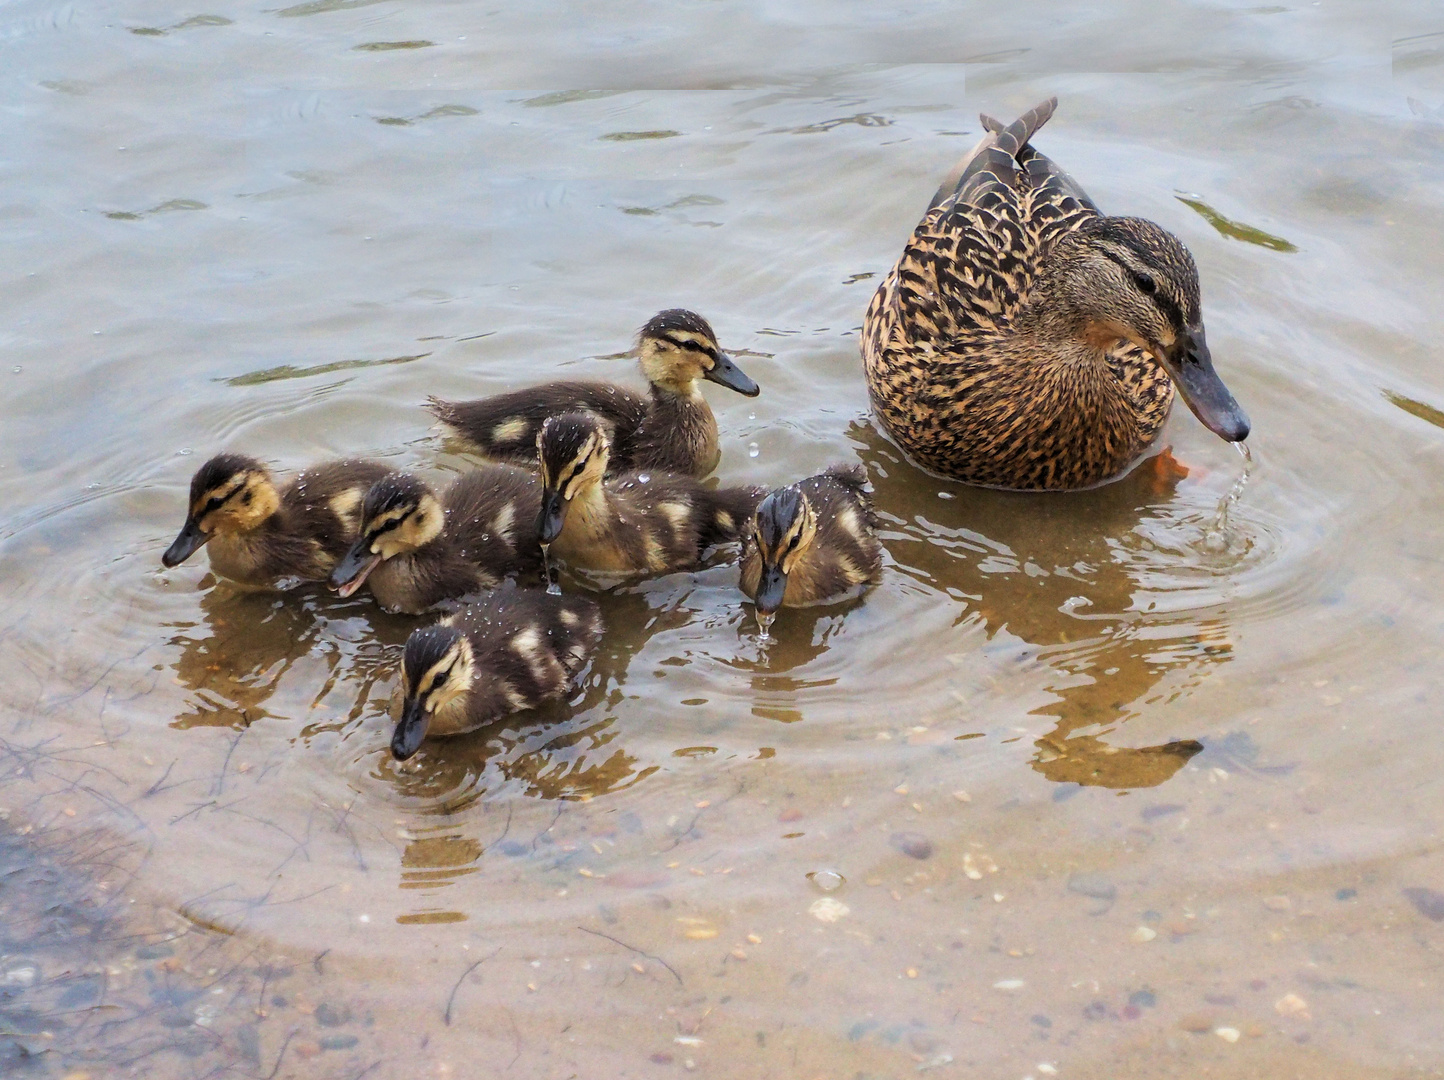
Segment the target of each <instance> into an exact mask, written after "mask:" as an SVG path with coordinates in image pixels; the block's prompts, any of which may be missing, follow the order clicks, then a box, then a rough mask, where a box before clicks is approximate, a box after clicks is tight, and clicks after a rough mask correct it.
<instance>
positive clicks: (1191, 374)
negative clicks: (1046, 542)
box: [862, 98, 1249, 490]
mask: <svg viewBox="0 0 1444 1080" xmlns="http://www.w3.org/2000/svg"><path fill="white" fill-rule="evenodd" d="M1057 104H1058V102H1057V99H1056V98H1051V99H1049V100H1048V101H1045V102H1044V103H1043V104H1041V105H1039V106H1038V107H1037V108H1035V109H1032V110H1030V111H1029V112H1027V113H1025V114H1024V115H1023V116H1022V117H1021V118H1020V119H1018V120H1016V121H1014V122H1013V123H1012V124H1010V125H1008V126H1007V127H1004V126H1003V125H1002V124H1000V123H998V122H997V121H996V120H993V119H991V118H990V117H986V116H985V117H983V125H984V127H985V128H987V129H988V133H987V134H986V135H985V136H984V137H983V139H982V141H981V142H979V143H978V145H977V146H976V147H975V148H974V149H973V151H972V153H970V154H969V155H968V156H967V157H965V158H964V159H963V160H962V161H961V162H959V163H958V165H957V166H956V167H955V168H954V169H953V171H952V173H951V174H949V176H948V177H947V179H946V180H944V181H943V184H942V186H941V187H940V188H939V189H938V192H937V194H936V195H934V196H933V200H932V203H931V204H930V205H929V207H928V210H927V213H926V215H925V216H924V217H923V220H922V222H921V223H920V224H919V225H918V227H917V229H916V230H915V231H914V232H913V235H912V238H911V239H910V240H909V241H908V243H907V246H906V247H905V248H904V249H903V253H902V257H901V258H900V259H899V260H898V262H897V265H896V266H894V267H893V269H892V270H891V272H889V274H888V275H887V277H886V278H885V279H884V280H883V282H882V284H881V285H880V286H879V287H878V290H877V292H876V294H874V296H873V298H872V302H871V304H870V305H869V307H868V311H867V316H866V319H865V321H864V326H863V341H862V355H863V367H864V370H865V373H866V376H867V383H868V390H869V393H870V395H871V397H872V404H873V411H874V412H875V413H876V414H877V417H878V419H879V421H881V423H882V426H883V427H884V428H885V429H886V431H887V432H888V434H889V435H890V436H891V437H892V438H893V440H894V441H895V442H897V444H898V445H899V446H901V447H902V449H903V450H904V451H906V452H907V453H908V454H909V455H910V456H911V457H913V458H914V459H915V460H916V461H917V462H918V463H919V464H921V465H922V466H924V467H925V468H928V469H932V470H934V471H935V472H938V473H941V474H943V475H945V476H950V477H954V478H956V479H959V480H963V481H966V482H967V483H971V484H980V485H984V486H988V487H1000V488H1015V489H1023V490H1063V489H1070V488H1082V487H1089V486H1092V485H1095V484H1100V483H1103V482H1104V481H1107V480H1111V479H1114V478H1115V477H1117V476H1119V475H1121V474H1122V473H1123V472H1124V471H1126V470H1127V468H1128V467H1129V465H1130V464H1132V463H1133V462H1134V461H1135V460H1137V458H1138V457H1139V456H1140V455H1141V454H1142V453H1143V452H1144V450H1146V449H1147V448H1148V446H1149V445H1150V444H1151V443H1152V442H1153V441H1154V439H1155V438H1156V437H1157V435H1158V432H1159V430H1160V429H1161V428H1162V426H1163V422H1164V420H1165V419H1167V416H1168V411H1169V407H1170V405H1171V404H1172V402H1173V395H1174V389H1175V388H1177V390H1178V392H1179V393H1181V394H1182V395H1183V399H1184V401H1185V402H1187V403H1188V406H1189V408H1191V409H1192V410H1193V412H1194V414H1195V415H1196V416H1197V417H1198V419H1199V420H1200V421H1202V423H1203V424H1204V426H1205V427H1207V428H1208V429H1209V430H1210V431H1212V432H1214V434H1216V435H1218V436H1219V437H1221V438H1223V439H1227V440H1229V441H1231V442H1240V441H1242V440H1243V439H1245V438H1247V436H1248V433H1249V420H1248V416H1247V415H1246V414H1245V413H1244V411H1243V409H1241V408H1240V407H1239V404H1238V402H1237V401H1235V400H1234V397H1233V394H1231V393H1230V392H1229V390H1228V387H1226V386H1225V385H1224V384H1223V381H1222V380H1221V379H1220V378H1219V376H1218V374H1217V372H1216V371H1215V370H1214V367H1213V359H1212V357H1211V355H1210V353H1209V350H1208V345H1207V343H1206V341H1205V339H1204V331H1203V316H1202V313H1201V310H1200V302H1199V285H1198V268H1197V266H1196V265H1195V264H1194V261H1193V256H1192V255H1190V254H1189V252H1188V249H1187V248H1185V247H1184V246H1183V244H1182V243H1181V242H1180V241H1179V239H1178V238H1177V237H1175V236H1173V235H1172V234H1170V233H1168V232H1165V231H1164V230H1163V229H1161V228H1160V227H1159V226H1157V225H1155V224H1154V223H1153V222H1151V221H1144V220H1142V219H1140V218H1131V217H1106V216H1104V215H1103V214H1101V213H1100V212H1099V210H1098V207H1097V206H1096V205H1095V204H1094V202H1093V200H1092V199H1090V198H1089V197H1088V195H1087V194H1086V193H1085V192H1084V191H1083V189H1082V188H1081V187H1079V186H1078V184H1077V182H1076V181H1074V180H1073V178H1072V177H1070V176H1069V175H1068V174H1067V173H1065V172H1063V170H1061V169H1060V168H1058V166H1057V165H1055V164H1054V163H1053V162H1051V161H1049V160H1048V159H1047V158H1046V157H1044V156H1043V155H1042V154H1040V153H1038V151H1037V150H1035V149H1034V148H1033V147H1032V145H1031V144H1030V142H1029V140H1030V139H1031V138H1032V137H1033V135H1034V134H1035V133H1036V132H1037V130H1038V129H1039V128H1040V127H1042V126H1043V124H1044V123H1045V122H1046V121H1047V120H1048V118H1049V117H1050V116H1052V115H1053V110H1054V109H1055V108H1056V107H1057Z"/></svg>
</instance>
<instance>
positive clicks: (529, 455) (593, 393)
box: [429, 308, 759, 476]
mask: <svg viewBox="0 0 1444 1080" xmlns="http://www.w3.org/2000/svg"><path fill="white" fill-rule="evenodd" d="M637 357H638V359H639V361H640V363H641V367H642V374H643V375H645V376H646V377H647V381H648V382H649V383H650V384H651V393H650V394H649V395H648V396H645V397H644V396H643V395H641V394H638V393H637V392H636V391H634V390H628V389H627V388H625V387H622V386H615V385H613V384H612V383H602V382H573V381H568V382H552V383H544V384H543V385H541V386H531V387H527V388H526V389H524V390H514V391H512V392H511V393H509V394H500V395H498V396H497V397H490V398H482V399H481V400H479V401H441V400H439V399H438V398H432V399H431V403H430V405H429V408H430V409H431V411H432V412H433V413H434V414H435V415H436V417H437V418H438V419H439V420H440V421H441V422H442V423H443V424H445V425H446V426H447V427H449V428H451V429H452V430H453V431H454V432H456V434H457V435H458V436H460V438H461V439H462V440H463V441H465V442H468V443H470V444H472V445H473V446H474V447H476V449H477V450H479V451H480V452H481V453H482V454H483V455H484V456H486V457H488V458H492V459H494V460H497V461H510V462H514V463H516V464H519V465H535V464H536V437H537V433H538V432H539V431H540V430H541V425H542V421H544V420H545V419H546V418H547V417H549V416H559V415H560V414H562V413H564V412H573V411H576V410H581V411H584V412H589V413H592V414H593V415H594V416H596V417H598V418H599V419H600V420H601V421H602V423H603V424H605V425H606V427H607V429H608V437H609V438H610V439H611V443H612V469H613V471H615V472H629V471H631V470H635V469H652V470H663V471H666V472H675V473H683V474H686V475H688V476H706V475H707V474H708V473H710V472H711V471H712V470H713V469H715V468H716V467H717V462H718V461H719V460H720V458H721V455H722V451H721V449H720V447H719V445H718V442H717V418H716V417H715V416H713V415H712V409H711V408H710V407H709V406H708V404H707V399H706V398H704V397H703V396H702V390H701V387H700V386H699V385H698V383H699V381H700V380H703V379H706V380H708V381H709V382H715V383H718V384H720V385H722V386H725V387H727V388H728V389H729V390H735V391H737V392H738V393H739V394H745V395H747V396H748V397H756V396H757V394H758V393H759V390H758V388H757V384H756V383H755V382H753V381H752V380H751V379H750V378H748V377H747V375H746V374H745V373H744V372H743V371H742V369H741V368H739V367H738V366H737V365H736V364H735V363H734V362H733V360H732V358H731V357H730V356H728V355H727V354H726V353H725V352H723V351H722V349H721V347H720V346H718V344H717V335H716V334H715V333H713V332H712V326H711V324H710V323H708V322H707V320H706V319H704V318H702V316H700V315H698V314H696V313H695V312H691V311H684V310H682V309H681V308H672V309H670V310H668V311H662V312H659V313H658V314H656V315H654V316H652V318H651V319H649V320H648V321H647V325H646V326H644V327H642V329H641V331H640V332H639V333H638V335H637Z"/></svg>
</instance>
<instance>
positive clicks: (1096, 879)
mask: <svg viewBox="0 0 1444 1080" xmlns="http://www.w3.org/2000/svg"><path fill="white" fill-rule="evenodd" d="M1068 891H1069V892H1070V893H1074V894H1076V895H1078V896H1086V897H1087V898H1088V899H1089V901H1091V902H1090V903H1089V904H1088V907H1087V909H1086V910H1087V912H1088V914H1089V915H1105V914H1107V913H1108V911H1110V910H1111V909H1112V907H1113V902H1114V901H1115V900H1117V899H1118V886H1117V885H1115V884H1113V882H1112V881H1111V880H1110V879H1109V878H1108V876H1107V875H1106V874H1100V873H1097V872H1086V873H1081V874H1074V875H1073V876H1072V877H1070V878H1069V879H1068Z"/></svg>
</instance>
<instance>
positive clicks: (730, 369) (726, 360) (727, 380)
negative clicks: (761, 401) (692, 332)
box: [705, 352, 762, 397]
mask: <svg viewBox="0 0 1444 1080" xmlns="http://www.w3.org/2000/svg"><path fill="white" fill-rule="evenodd" d="M705 377H706V378H708V379H711V380H712V381H713V382H714V383H719V384H721V385H722V386H725V387H727V389H728V390H736V391H737V392H738V393H739V394H742V395H744V396H746V397H756V396H757V395H758V394H760V393H762V389H761V388H760V387H759V386H758V385H757V384H756V383H755V382H753V381H752V380H751V379H750V378H748V376H747V372H745V371H743V370H742V369H741V368H740V367H738V366H737V365H736V364H735V363H734V362H733V360H732V357H730V356H728V355H727V354H726V353H725V352H719V353H718V354H717V362H716V363H715V364H713V365H712V368H711V370H710V371H708V372H707V374H706V376H705Z"/></svg>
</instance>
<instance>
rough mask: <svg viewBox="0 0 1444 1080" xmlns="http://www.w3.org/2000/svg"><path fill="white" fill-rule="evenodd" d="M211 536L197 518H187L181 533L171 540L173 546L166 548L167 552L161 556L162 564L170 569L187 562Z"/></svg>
mask: <svg viewBox="0 0 1444 1080" xmlns="http://www.w3.org/2000/svg"><path fill="white" fill-rule="evenodd" d="M209 539H210V537H209V536H207V535H206V534H205V533H203V532H201V527H200V524H199V523H198V522H197V521H196V519H195V518H186V523H185V524H184V525H183V526H181V531H180V535H179V536H177V537H176V538H175V540H174V541H172V542H171V546H170V547H168V548H166V549H165V554H164V555H162V556H161V557H160V562H161V565H162V566H164V567H166V568H167V569H169V568H170V567H173V566H179V565H180V564H181V563H183V562H185V561H186V560H187V559H189V558H190V557H191V556H192V555H194V554H195V553H196V552H197V551H199V550H200V548H201V545H202V544H204V543H205V542H206V541H207V540H209Z"/></svg>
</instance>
